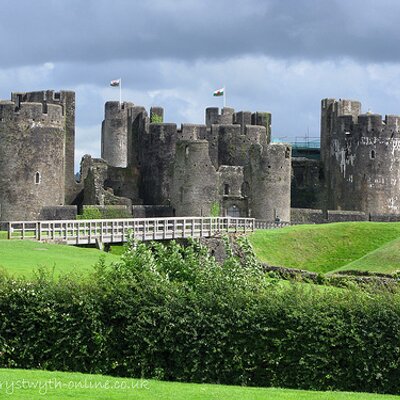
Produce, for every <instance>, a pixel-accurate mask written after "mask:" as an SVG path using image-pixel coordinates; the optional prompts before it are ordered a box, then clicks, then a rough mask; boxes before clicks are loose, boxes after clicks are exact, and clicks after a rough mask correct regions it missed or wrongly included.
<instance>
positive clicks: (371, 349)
mask: <svg viewBox="0 0 400 400" xmlns="http://www.w3.org/2000/svg"><path fill="white" fill-rule="evenodd" d="M242 248H243V251H244V253H248V254H247V256H246V257H247V262H246V265H245V266H243V265H241V262H240V261H239V260H238V259H236V258H235V257H233V256H231V257H230V258H229V259H228V260H227V261H226V262H225V263H224V265H219V264H217V263H216V262H215V260H214V259H213V258H212V257H210V256H209V255H208V254H207V252H206V251H205V249H204V248H203V247H201V246H200V245H199V244H198V243H192V244H191V245H190V246H188V247H182V246H180V245H178V244H176V243H174V242H170V243H169V245H163V244H159V243H157V244H152V245H150V246H146V245H144V244H143V243H136V244H134V245H133V246H131V247H127V251H126V252H125V254H124V255H123V256H122V258H121V262H120V263H119V264H117V265H114V266H111V267H109V266H105V265H104V263H100V264H99V265H98V266H97V268H96V271H95V272H94V273H93V275H92V276H90V278H89V279H88V281H87V282H86V281H85V282H80V281H79V282H78V281H77V279H76V278H73V277H62V278H60V279H59V280H53V279H52V278H51V277H48V276H44V275H43V274H40V275H38V277H37V278H36V279H35V280H33V281H31V282H28V281H24V280H15V279H12V278H10V277H7V276H1V277H0V316H1V319H0V352H1V357H0V366H1V367H18V368H47V369H58V370H70V371H72V370H73V371H81V372H97V373H103V374H112V375H119V376H135V377H155V378H158V379H168V380H177V381H188V382H214V383H224V384H241V385H256V386H281V387H291V388H301V389H316V390H328V389H330V390H351V391H371V392H382V393H399V392H400V379H398V378H399V375H400V347H399V341H400V296H399V292H398V291H395V292H394V293H389V292H385V291H382V290H378V289H375V290H374V291H372V290H369V291H367V290H361V289H359V288H357V287H352V288H345V289H341V288H334V287H329V286H317V285H310V284H305V283H290V282H285V283H284V284H283V283H282V281H280V280H278V279H274V278H273V279H271V278H269V277H268V276H267V275H266V274H264V273H263V272H262V270H261V269H260V267H259V265H258V263H256V262H255V261H254V260H253V259H252V257H251V254H250V249H249V248H248V247H247V244H246V243H242Z"/></svg>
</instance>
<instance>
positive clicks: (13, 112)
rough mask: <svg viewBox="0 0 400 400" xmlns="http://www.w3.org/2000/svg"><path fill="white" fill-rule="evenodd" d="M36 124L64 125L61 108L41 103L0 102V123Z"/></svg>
mask: <svg viewBox="0 0 400 400" xmlns="http://www.w3.org/2000/svg"><path fill="white" fill-rule="evenodd" d="M7 121H8V122H14V123H21V122H27V123H28V122H37V123H40V124H45V125H48V124H50V125H61V124H63V123H64V117H63V109H62V106H60V105H56V104H46V105H44V104H42V103H19V104H18V103H15V102H13V101H2V102H0V122H7Z"/></svg>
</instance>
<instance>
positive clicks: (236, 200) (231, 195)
mask: <svg viewBox="0 0 400 400" xmlns="http://www.w3.org/2000/svg"><path fill="white" fill-rule="evenodd" d="M218 175H219V195H220V198H221V215H222V216H231V217H247V216H248V196H249V183H248V182H245V180H244V168H243V167H239V166H228V165H221V167H220V168H219V169H218Z"/></svg>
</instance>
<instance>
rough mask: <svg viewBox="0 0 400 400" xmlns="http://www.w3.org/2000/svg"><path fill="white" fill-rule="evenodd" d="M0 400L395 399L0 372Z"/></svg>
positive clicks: (24, 372) (43, 373)
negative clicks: (0, 399) (6, 399)
mask: <svg viewBox="0 0 400 400" xmlns="http://www.w3.org/2000/svg"><path fill="white" fill-rule="evenodd" d="M0 398H9V399H21V400H22V399H23V400H27V399H29V400H36V399H54V400H60V399H78V400H79V399H91V400H100V399H101V400H103V399H104V400H108V399H111V400H116V399H124V400H125V399H138V400H157V399H159V400H161V399H162V400H188V399H190V400H261V399H263V400H264V399H271V400H298V399H299V400H308V399H311V400H362V399H365V400H386V399H387V400H389V399H400V397H399V396H390V395H377V394H367V393H348V392H310V391H301V390H287V389H272V388H249V387H238V386H224V385H207V384H188V383H173V382H160V381H154V380H148V381H145V380H137V379H126V378H111V377H106V376H101V375H85V374H77V373H63V372H47V371H31V370H12V369H0Z"/></svg>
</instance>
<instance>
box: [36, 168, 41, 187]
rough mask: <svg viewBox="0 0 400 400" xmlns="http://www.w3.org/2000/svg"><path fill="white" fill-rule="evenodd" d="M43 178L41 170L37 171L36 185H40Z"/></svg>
mask: <svg viewBox="0 0 400 400" xmlns="http://www.w3.org/2000/svg"><path fill="white" fill-rule="evenodd" d="M41 180H42V177H41V175H40V172H39V171H36V173H35V185H40V182H41Z"/></svg>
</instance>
